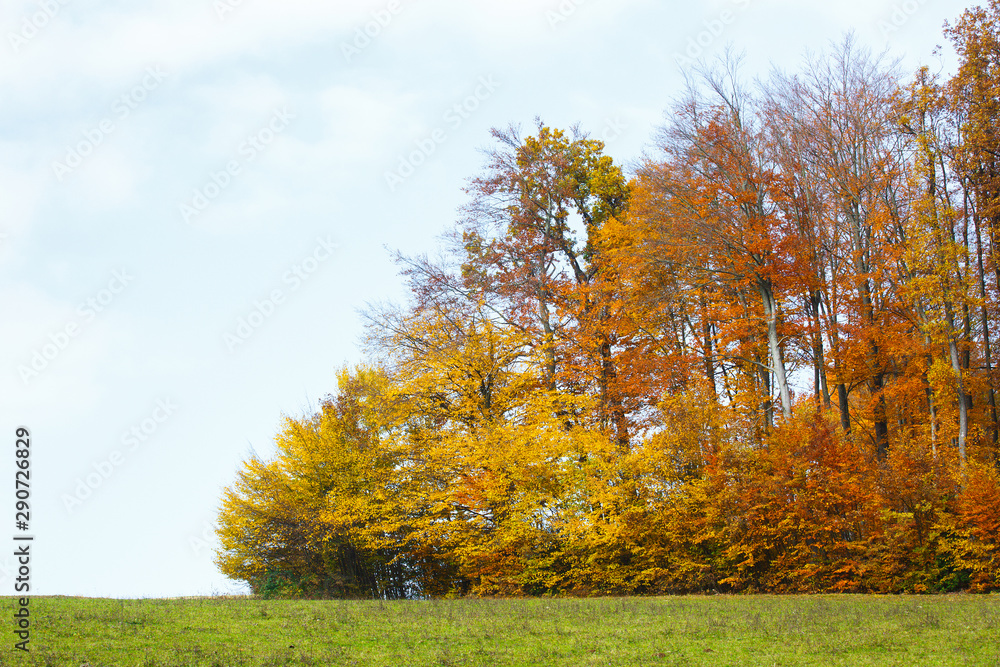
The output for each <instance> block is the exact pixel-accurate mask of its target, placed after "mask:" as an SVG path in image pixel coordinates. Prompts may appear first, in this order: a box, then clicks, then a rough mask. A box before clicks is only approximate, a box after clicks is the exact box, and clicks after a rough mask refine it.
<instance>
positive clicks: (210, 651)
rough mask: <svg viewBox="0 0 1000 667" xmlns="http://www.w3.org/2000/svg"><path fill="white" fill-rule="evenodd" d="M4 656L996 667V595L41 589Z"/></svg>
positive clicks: (157, 661)
mask: <svg viewBox="0 0 1000 667" xmlns="http://www.w3.org/2000/svg"><path fill="white" fill-rule="evenodd" d="M5 607H6V609H7V610H8V612H9V613H7V614H4V617H5V618H7V619H8V620H7V623H8V624H9V627H8V628H7V629H4V630H3V633H2V635H0V636H3V637H4V646H3V647H2V648H0V663H2V664H3V665H57V666H59V667H81V666H82V665H88V666H89V667H99V666H102V665H150V666H151V665H177V666H184V667H193V666H195V665H219V666H226V667H228V666H230V665H491V666H496V665H713V666H716V665H719V666H721V665H733V666H740V667H742V666H754V665H761V666H763V665H766V666H768V667H771V666H772V665H782V666H785V665H851V666H852V667H855V666H860V665H921V666H933V667H941V666H946V665H997V666H1000V596H997V595H993V596H971V595H950V596H937V597H935V596H921V597H885V596H868V597H865V596H828V597H805V596H802V597H795V596H788V597H777V596H744V597H730V596H714V597H676V598H655V599H643V598H624V599H589V600H578V599H569V600H566V599H548V598H545V599H532V600H447V601H433V602H384V603H380V602H309V601H263V600H251V599H240V598H236V599H222V598H202V599H185V600H125V601H119V600H94V599H78V598H33V599H32V601H31V614H32V640H31V649H32V650H31V653H30V655H28V656H25V655H23V654H21V652H15V651H14V650H13V644H14V641H15V640H14V638H13V632H12V629H13V623H12V616H11V614H12V613H13V611H12V610H13V609H14V600H13V599H11V598H7V599H6V600H5Z"/></svg>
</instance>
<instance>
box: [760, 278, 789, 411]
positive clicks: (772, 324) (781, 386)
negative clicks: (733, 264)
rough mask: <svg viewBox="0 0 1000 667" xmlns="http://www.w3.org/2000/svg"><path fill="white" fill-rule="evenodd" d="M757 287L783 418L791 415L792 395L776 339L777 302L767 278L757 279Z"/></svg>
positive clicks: (779, 346) (779, 345) (778, 341)
mask: <svg viewBox="0 0 1000 667" xmlns="http://www.w3.org/2000/svg"><path fill="white" fill-rule="evenodd" d="M757 289H758V291H759V292H760V298H761V301H762V302H763V304H764V318H765V319H766V320H767V347H768V351H769V352H770V356H771V370H772V371H773V372H774V380H775V382H776V383H777V385H778V392H779V394H780V396H781V413H782V415H784V417H785V419H790V418H791V416H792V397H791V393H790V392H789V390H788V378H787V376H786V375H785V363H784V361H783V360H782V358H781V344H780V340H779V339H778V304H777V302H776V301H775V298H774V290H773V288H772V287H771V282H770V281H769V280H763V279H758V280H757Z"/></svg>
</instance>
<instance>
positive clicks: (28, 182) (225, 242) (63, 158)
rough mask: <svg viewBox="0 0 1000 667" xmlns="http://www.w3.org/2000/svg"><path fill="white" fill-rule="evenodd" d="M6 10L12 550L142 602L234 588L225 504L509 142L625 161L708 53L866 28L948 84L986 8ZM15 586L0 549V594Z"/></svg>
mask: <svg viewBox="0 0 1000 667" xmlns="http://www.w3.org/2000/svg"><path fill="white" fill-rule="evenodd" d="M2 3H3V10H2V12H0V444H2V443H4V442H6V443H7V446H3V447H0V451H3V452H7V453H6V454H5V455H3V456H0V476H2V479H6V480H8V481H7V482H6V484H7V485H8V490H7V491H0V497H2V498H5V499H6V500H4V501H0V516H7V517H8V521H9V523H7V525H8V529H7V530H3V529H0V541H8V540H9V544H10V545H11V548H10V549H3V550H0V553H10V554H13V541H12V539H13V537H14V536H15V534H17V535H32V536H33V537H34V542H33V543H32V563H31V575H30V576H31V581H30V585H31V593H32V594H33V595H82V596H93V597H128V598H143V597H172V596H184V595H211V594H222V593H238V592H245V590H246V589H245V588H243V587H241V585H239V584H237V583H236V582H232V581H230V580H227V579H226V578H225V577H224V576H223V575H222V574H220V573H219V571H218V570H217V568H216V567H215V565H214V562H213V558H214V554H213V551H214V548H215V546H216V545H217V541H216V539H215V537H214V533H213V525H214V520H215V517H216V514H217V510H218V506H219V500H220V496H221V493H222V490H223V489H224V488H225V487H226V486H228V485H230V484H231V483H232V482H233V481H234V480H235V477H236V474H237V472H238V470H239V469H240V467H241V464H242V462H243V461H244V460H245V459H246V458H247V457H248V456H249V455H250V453H251V452H257V453H258V454H260V455H261V456H264V457H267V456H268V455H270V454H271V453H272V452H273V451H274V450H273V446H272V442H273V438H274V435H275V434H276V433H277V431H278V430H279V428H280V427H281V422H282V418H283V416H284V415H288V416H293V417H298V416H302V415H305V414H308V413H310V412H312V411H313V410H315V409H316V407H317V405H318V402H319V401H320V400H322V399H323V397H324V396H326V395H328V394H330V393H332V392H334V391H335V390H336V383H335V379H334V376H335V372H336V370H337V369H338V368H339V367H341V366H343V365H344V364H353V363H357V362H359V361H361V360H362V352H361V347H360V341H361V339H362V336H363V333H364V330H363V326H362V319H361V317H360V316H359V312H360V311H361V310H363V309H364V308H365V305H366V304H367V303H373V302H378V301H386V300H397V301H398V300H401V299H403V298H404V297H405V293H404V290H403V284H402V281H401V279H400V278H399V276H398V273H397V267H396V266H395V265H394V263H393V261H392V252H393V251H397V250H398V251H401V252H403V253H405V254H408V255H414V254H421V253H429V254H431V255H433V254H434V253H435V252H436V249H437V248H438V247H439V237H440V235H442V234H443V233H444V232H446V231H447V230H448V229H449V227H450V226H451V225H452V224H453V223H454V222H455V221H456V219H457V218H458V212H457V210H458V208H459V207H460V206H461V205H462V204H463V203H464V202H465V200H466V195H465V194H464V193H463V190H462V188H463V185H464V183H465V180H466V179H467V178H469V177H472V176H474V175H476V174H477V173H479V172H480V171H481V169H482V167H483V165H484V157H483V154H482V149H484V148H488V147H489V146H490V135H489V130H490V128H491V127H505V126H507V125H509V124H511V123H515V124H521V125H522V126H523V127H524V129H525V130H526V132H530V131H531V130H532V128H533V119H534V118H535V117H540V118H541V119H542V120H543V121H544V122H545V123H546V124H548V125H552V126H557V127H564V128H565V127H569V126H571V125H573V124H575V123H579V124H580V126H581V128H582V129H583V130H584V131H586V132H589V133H590V135H591V136H592V137H593V138H597V139H602V140H604V141H605V142H606V151H607V152H608V153H609V154H610V155H611V156H612V157H613V158H615V160H617V161H619V162H620V163H621V164H622V165H624V166H626V167H629V165H633V164H634V163H635V161H636V160H637V159H638V158H640V157H641V156H642V154H643V151H645V150H648V149H649V146H650V142H651V139H652V137H653V134H654V132H655V130H656V128H657V127H658V126H659V125H660V124H662V123H663V119H664V114H665V113H666V112H667V111H668V110H669V108H670V105H671V102H672V100H674V99H675V98H677V97H678V96H679V95H680V93H681V92H682V89H683V85H684V83H683V82H684V73H685V71H690V66H691V61H692V60H694V59H697V58H705V59H712V58H714V57H716V56H718V55H719V54H720V53H722V51H723V50H724V49H725V48H726V47H727V46H732V47H733V48H735V49H736V50H741V51H744V52H745V54H746V60H745V65H744V73H745V74H746V75H747V77H748V78H752V77H755V76H764V75H766V73H767V72H768V71H769V70H770V69H771V68H772V67H778V68H781V69H785V70H789V71H794V70H795V69H796V68H797V67H798V65H799V64H800V63H801V62H802V60H803V58H804V57H805V56H806V55H807V54H808V53H809V52H810V51H817V50H822V49H824V48H828V47H829V46H830V45H831V44H833V43H836V42H838V41H840V40H842V39H843V37H844V35H845V34H846V33H847V32H849V31H854V33H855V35H856V38H857V40H858V42H859V43H860V44H861V45H863V46H866V47H869V48H871V49H873V50H874V51H882V50H884V49H888V50H889V53H890V55H892V56H896V57H899V58H901V59H902V60H901V70H902V71H903V72H904V73H906V74H907V75H908V74H909V73H911V72H913V71H915V69H916V68H917V67H919V66H920V65H923V64H926V65H929V66H930V67H931V69H932V71H935V72H937V71H941V72H944V73H945V74H947V73H948V72H949V71H951V70H952V69H953V68H954V64H955V62H954V55H953V53H952V52H951V51H950V49H949V48H947V45H946V44H945V40H944V38H943V37H942V32H941V29H942V26H943V23H944V22H945V20H948V19H951V20H954V19H955V18H957V17H958V16H959V15H960V14H961V12H962V10H963V9H964V8H966V7H969V6H972V5H973V4H976V3H971V2H965V1H964V0H906V1H905V2H903V1H897V0H893V1H887V0H863V1H862V0H841V1H838V2H812V1H808V0H795V1H793V0H712V1H695V2H684V3H680V2H664V1H662V0H659V1H655V0H504V1H503V2H498V1H491V2H487V1H485V0H465V1H463V2H457V1H454V0H453V1H451V2H446V1H444V0H420V1H419V2H418V1H417V0H375V1H371V2H369V1H350V2H348V1H342V2H338V1H334V0H327V1H326V2H322V1H320V0H282V1H281V2H278V1H276V0H169V2H168V1H167V0H161V1H158V2H143V1H131V2H125V1H124V0H104V1H98V0H25V1H22V0H2ZM938 45H942V46H944V48H943V49H942V50H941V52H940V54H936V53H935V47H937V46H938ZM18 427H26V428H27V429H28V430H29V431H30V433H31V444H30V450H31V457H30V459H29V460H30V475H31V477H30V485H31V488H30V494H31V496H30V499H29V503H30V519H29V526H28V527H27V530H26V531H24V532H22V531H20V530H18V529H17V528H16V527H15V516H14V515H15V507H14V503H15V488H14V485H15V458H14V451H15V439H16V431H17V429H18ZM16 576H17V574H16V572H15V567H14V558H13V556H12V555H11V556H0V595H11V594H13V592H14V578H15V577H16Z"/></svg>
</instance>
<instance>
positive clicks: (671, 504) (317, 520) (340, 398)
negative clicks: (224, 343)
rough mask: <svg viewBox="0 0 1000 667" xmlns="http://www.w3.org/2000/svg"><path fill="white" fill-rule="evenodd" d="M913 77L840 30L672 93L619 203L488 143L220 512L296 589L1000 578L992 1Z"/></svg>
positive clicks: (539, 588) (581, 146)
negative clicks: (767, 72) (949, 65)
mask: <svg viewBox="0 0 1000 667" xmlns="http://www.w3.org/2000/svg"><path fill="white" fill-rule="evenodd" d="M946 34H947V36H948V37H949V38H950V39H951V40H952V41H953V42H954V43H955V45H956V48H957V50H958V52H959V54H960V56H961V57H962V58H963V62H962V64H961V67H960V68H959V71H958V72H957V73H956V75H955V77H954V78H953V79H951V80H949V81H947V82H939V81H938V80H937V79H936V78H935V77H933V76H931V74H930V73H929V71H928V70H927V69H926V68H923V69H921V70H919V71H918V72H917V74H916V76H915V77H914V78H913V79H912V81H911V82H909V83H901V79H900V75H899V73H898V72H897V71H896V70H895V69H894V66H893V65H892V63H889V62H888V61H886V60H885V58H884V57H883V56H878V55H873V54H871V53H869V52H867V51H865V50H864V49H862V48H860V47H859V46H858V45H857V44H856V43H855V42H854V40H853V38H852V37H847V38H845V40H844V41H843V43H841V44H840V45H838V46H837V47H836V48H834V50H833V51H832V52H831V53H828V54H825V55H819V56H814V57H812V58H810V59H809V60H808V61H807V62H806V64H805V66H804V67H803V69H802V71H801V72H799V73H798V74H796V75H788V74H783V73H775V74H773V75H772V76H771V77H770V78H769V79H767V80H765V81H763V82H759V83H758V84H756V85H755V86H750V85H749V84H746V83H745V82H744V81H743V79H742V78H741V75H740V72H739V69H740V68H739V61H738V59H736V58H732V57H727V58H726V59H724V60H722V61H721V62H720V63H719V64H718V65H717V66H716V67H714V68H712V67H707V66H703V67H702V68H700V69H699V70H698V71H697V72H696V73H695V75H694V76H692V77H691V78H690V83H689V88H688V90H687V91H686V93H685V94H684V95H683V96H682V97H681V98H679V100H678V102H677V103H676V104H675V106H674V108H673V109H672V113H671V114H670V115H669V116H668V120H667V122H666V124H665V125H664V126H663V127H662V128H661V130H660V132H659V133H658V134H657V136H656V138H655V150H654V151H653V152H651V153H650V154H649V155H647V156H646V157H645V158H644V160H643V161H642V162H641V163H640V164H639V165H638V167H637V169H636V172H635V174H634V177H633V178H632V179H631V180H628V179H627V178H626V176H625V173H624V172H623V171H622V169H621V168H620V167H619V166H617V165H616V164H615V163H614V161H613V160H612V159H611V158H610V157H609V156H607V155H605V154H604V146H603V144H602V143H601V142H600V141H596V140H593V139H590V138H589V137H587V136H586V135H585V134H583V133H582V132H580V130H579V129H578V128H572V129H571V130H570V131H563V130H559V129H554V128H550V127H547V126H546V125H544V124H543V123H542V122H541V121H538V123H537V131H536V132H535V134H534V135H532V136H523V135H522V133H521V131H520V129H519V128H517V127H511V128H508V129H505V130H494V132H493V138H494V139H495V140H496V145H495V147H494V148H493V149H492V150H491V151H489V152H488V153H487V159H486V165H485V169H484V170H483V172H482V173H481V174H480V175H479V176H476V177H474V178H472V179H470V181H469V184H468V186H467V188H466V191H467V193H468V195H469V203H468V205H467V206H466V207H465V208H464V209H463V217H462V218H461V220H460V221H459V223H458V225H457V226H456V227H455V228H454V230H453V232H452V233H451V234H450V235H449V236H448V237H447V247H446V252H445V254H444V257H443V259H441V260H439V261H430V260H428V259H427V258H424V257H415V258H414V257H405V256H399V257H398V261H399V263H400V265H401V268H402V274H403V275H404V277H405V279H406V280H407V283H408V286H409V291H410V299H409V301H408V302H407V303H405V304H402V305H381V306H372V307H370V308H369V309H368V310H367V312H366V315H367V317H368V324H369V327H368V334H369V335H368V338H367V341H366V343H367V351H368V353H369V356H370V363H371V366H370V367H367V366H365V367H359V368H357V369H354V370H346V369H345V370H343V371H342V372H341V373H340V375H339V376H338V385H339V390H338V393H337V394H336V396H333V397H330V398H329V399H328V400H327V401H326V402H325V403H324V405H323V407H322V409H321V411H320V412H319V413H318V414H315V415H312V416H309V417H306V418H303V419H287V420H286V421H285V424H284V428H283V430H282V432H281V433H280V434H279V436H278V438H277V440H276V445H277V456H276V458H275V459H274V460H272V461H264V460H261V459H259V458H257V457H253V458H251V459H250V460H249V461H247V462H246V464H245V466H244V469H243V470H242V471H241V472H240V474H239V477H238V479H237V481H236V483H235V484H234V485H233V487H231V488H230V489H227V490H226V492H225V494H224V496H223V503H222V508H221V513H220V521H219V524H220V530H219V532H220V538H221V541H222V548H221V550H220V553H219V558H218V563H219V566H220V568H221V569H222V571H223V572H225V573H226V574H227V575H228V576H230V577H233V578H235V579H240V580H243V581H246V582H249V584H250V586H251V588H252V589H253V590H254V592H256V593H259V594H262V595H268V596H271V595H278V596H287V597H301V596H318V597H371V598H398V597H446V596H464V595H471V596H482V597H487V596H527V595H543V594H555V595H576V596H590V595H608V594H614V595H621V594H662V593H675V592H697V591H729V592H781V593H802V592H824V593H833V592H893V593H897V592H916V593H924V592H934V591H954V590H973V591H980V592H985V591H990V590H995V589H996V588H997V587H998V585H1000V580H998V578H1000V523H998V521H1000V519H998V518H997V517H1000V477H998V465H1000V426H998V417H997V409H996V390H995V385H996V381H997V377H996V372H995V370H994V369H995V366H996V359H995V358H994V351H993V348H994V340H993V338H994V332H995V330H996V323H997V317H998V314H1000V259H998V257H997V252H996V249H997V248H998V247H1000V246H998V244H1000V214H998V211H1000V176H998V174H1000V166H998V162H997V158H996V155H995V152H996V145H997V130H996V125H997V122H996V121H997V118H998V117H1000V116H998V114H1000V97H998V96H997V90H1000V86H998V85H997V82H998V81H1000V46H998V45H1000V0H992V2H991V4H990V6H989V7H988V8H987V9H972V10H969V11H967V12H966V13H965V14H964V15H963V16H962V17H961V19H960V20H959V21H958V23H956V24H955V25H954V26H949V27H948V28H947V33H946Z"/></svg>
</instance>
